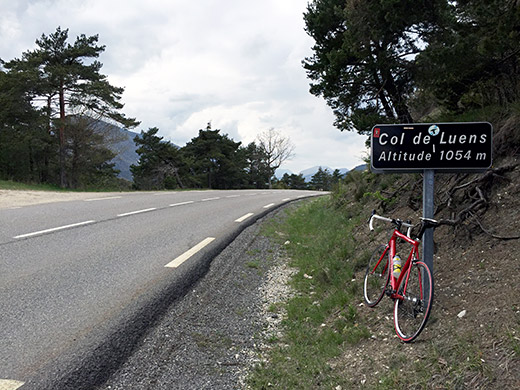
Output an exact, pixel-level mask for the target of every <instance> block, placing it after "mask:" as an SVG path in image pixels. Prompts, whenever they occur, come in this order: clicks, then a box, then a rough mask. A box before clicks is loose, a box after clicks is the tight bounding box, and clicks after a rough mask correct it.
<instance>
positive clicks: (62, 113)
mask: <svg viewBox="0 0 520 390" xmlns="http://www.w3.org/2000/svg"><path fill="white" fill-rule="evenodd" d="M59 98H60V129H59V132H60V187H61V188H65V186H66V182H65V91H64V88H63V81H61V82H60V91H59Z"/></svg>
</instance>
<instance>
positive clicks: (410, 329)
mask: <svg viewBox="0 0 520 390" xmlns="http://www.w3.org/2000/svg"><path fill="white" fill-rule="evenodd" d="M409 273H410V274H409V277H408V283H407V284H406V285H405V287H404V290H403V292H402V295H403V296H404V299H396V300H395V304H394V325H395V331H396V332H397V335H398V336H399V338H400V339H401V340H403V341H404V342H405V343H409V342H411V341H413V340H414V339H415V338H416V337H417V336H418V335H419V333H421V331H422V330H423V329H424V327H425V325H426V322H427V321H428V317H429V316H430V311H431V308H432V303H433V277H432V274H431V272H430V269H429V268H428V267H427V266H426V264H424V263H423V262H422V261H417V262H414V263H412V266H411V267H410V270H409Z"/></svg>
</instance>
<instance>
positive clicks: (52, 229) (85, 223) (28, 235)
mask: <svg viewBox="0 0 520 390" xmlns="http://www.w3.org/2000/svg"><path fill="white" fill-rule="evenodd" d="M94 222H96V221H84V222H78V223H73V224H71V225H65V226H59V227H55V228H51V229H45V230H40V231H37V232H32V233H27V234H20V235H19V236H15V237H14V238H26V237H32V236H37V235H40V234H45V233H50V232H55V231H58V230H64V229H69V228H73V227H76V226H82V225H88V224H89V223H94Z"/></svg>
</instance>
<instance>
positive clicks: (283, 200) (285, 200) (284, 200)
mask: <svg viewBox="0 0 520 390" xmlns="http://www.w3.org/2000/svg"><path fill="white" fill-rule="evenodd" d="M288 200H291V198H285V199H282V202H287V201H288Z"/></svg>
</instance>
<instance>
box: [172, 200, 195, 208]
mask: <svg viewBox="0 0 520 390" xmlns="http://www.w3.org/2000/svg"><path fill="white" fill-rule="evenodd" d="M192 203H194V202H193V201H192V200H188V201H187V202H180V203H172V204H171V205H170V207H175V206H182V205H184V204H192Z"/></svg>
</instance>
